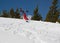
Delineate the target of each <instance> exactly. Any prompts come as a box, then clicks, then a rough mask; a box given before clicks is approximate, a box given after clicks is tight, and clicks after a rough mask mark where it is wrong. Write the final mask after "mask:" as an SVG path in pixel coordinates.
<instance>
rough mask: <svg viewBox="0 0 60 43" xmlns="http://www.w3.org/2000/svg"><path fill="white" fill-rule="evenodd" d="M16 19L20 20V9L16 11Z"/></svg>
mask: <svg viewBox="0 0 60 43" xmlns="http://www.w3.org/2000/svg"><path fill="white" fill-rule="evenodd" d="M15 18H20V13H19V10H18V8H17V9H16V12H15Z"/></svg>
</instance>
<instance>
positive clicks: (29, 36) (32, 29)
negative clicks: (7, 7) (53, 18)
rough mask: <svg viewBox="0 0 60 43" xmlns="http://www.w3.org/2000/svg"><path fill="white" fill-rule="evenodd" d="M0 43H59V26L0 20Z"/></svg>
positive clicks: (18, 20) (35, 22) (38, 22)
mask: <svg viewBox="0 0 60 43" xmlns="http://www.w3.org/2000/svg"><path fill="white" fill-rule="evenodd" d="M0 43H60V24H59V23H50V22H42V21H33V20H29V22H28V23H27V22H25V21H24V20H22V19H12V18H0Z"/></svg>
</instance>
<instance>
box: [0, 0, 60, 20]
mask: <svg viewBox="0 0 60 43" xmlns="http://www.w3.org/2000/svg"><path fill="white" fill-rule="evenodd" d="M59 4H60V0H59V2H58V5H59ZM37 5H38V8H39V13H40V14H41V15H42V17H43V19H44V18H45V17H46V14H47V12H48V11H49V7H50V6H51V5H52V0H0V12H1V11H3V10H8V11H9V10H10V9H11V8H14V10H16V9H17V8H18V9H20V8H22V9H23V10H26V9H27V10H28V11H29V12H28V13H27V15H33V11H34V9H35V8H36V6H37ZM59 7H60V5H59Z"/></svg>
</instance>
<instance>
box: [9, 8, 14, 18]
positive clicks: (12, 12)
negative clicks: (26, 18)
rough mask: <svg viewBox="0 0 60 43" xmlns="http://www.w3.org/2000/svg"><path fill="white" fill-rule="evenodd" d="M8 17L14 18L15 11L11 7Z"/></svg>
mask: <svg viewBox="0 0 60 43" xmlns="http://www.w3.org/2000/svg"><path fill="white" fill-rule="evenodd" d="M10 17H11V18H15V12H14V9H13V8H11V9H10Z"/></svg>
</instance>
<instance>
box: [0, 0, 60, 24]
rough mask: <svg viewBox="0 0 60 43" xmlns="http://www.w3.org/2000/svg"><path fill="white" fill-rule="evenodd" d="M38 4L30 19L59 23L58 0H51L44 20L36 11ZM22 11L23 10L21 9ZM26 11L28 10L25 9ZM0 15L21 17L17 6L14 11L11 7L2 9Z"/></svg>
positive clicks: (59, 10) (59, 9)
mask: <svg viewBox="0 0 60 43" xmlns="http://www.w3.org/2000/svg"><path fill="white" fill-rule="evenodd" d="M38 11H39V8H38V6H37V7H36V8H35V9H34V12H33V16H32V17H31V20H37V21H39V20H42V21H46V22H54V23H56V22H59V23H60V8H58V0H53V2H52V5H51V6H50V10H49V11H48V13H47V15H46V18H45V20H43V19H42V15H41V14H40V13H39V12H38ZM23 12H24V11H23ZM27 12H28V10H27ZM0 17H7V18H18V19H20V18H21V14H20V10H19V9H18V8H17V9H16V11H14V9H13V8H11V9H10V11H9V12H8V11H7V10H3V12H2V15H0Z"/></svg>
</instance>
